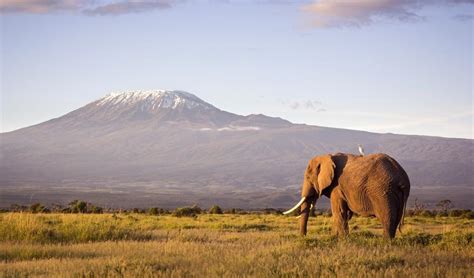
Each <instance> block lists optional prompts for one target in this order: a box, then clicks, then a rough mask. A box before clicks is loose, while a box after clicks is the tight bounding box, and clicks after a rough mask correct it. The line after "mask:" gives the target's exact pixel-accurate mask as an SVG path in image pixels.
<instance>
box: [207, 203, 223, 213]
mask: <svg viewBox="0 0 474 278" xmlns="http://www.w3.org/2000/svg"><path fill="white" fill-rule="evenodd" d="M209 213H210V214H222V209H221V207H219V206H218V205H214V206H212V207H211V208H210V209H209Z"/></svg>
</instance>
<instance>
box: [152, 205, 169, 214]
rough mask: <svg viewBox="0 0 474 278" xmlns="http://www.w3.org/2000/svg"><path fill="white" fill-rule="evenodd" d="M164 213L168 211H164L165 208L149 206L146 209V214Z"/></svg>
mask: <svg viewBox="0 0 474 278" xmlns="http://www.w3.org/2000/svg"><path fill="white" fill-rule="evenodd" d="M166 213H168V211H166V210H165V209H162V208H156V207H153V208H150V209H149V210H148V214H150V215H163V214H166Z"/></svg>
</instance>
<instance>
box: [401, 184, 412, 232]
mask: <svg viewBox="0 0 474 278" xmlns="http://www.w3.org/2000/svg"><path fill="white" fill-rule="evenodd" d="M409 184H410V183H409V182H408V187H407V188H403V190H402V192H403V208H402V211H401V213H402V217H401V218H400V223H399V224H398V231H399V232H400V233H401V232H402V227H403V225H404V224H405V214H406V210H407V201H408V195H409V194H410V185H409Z"/></svg>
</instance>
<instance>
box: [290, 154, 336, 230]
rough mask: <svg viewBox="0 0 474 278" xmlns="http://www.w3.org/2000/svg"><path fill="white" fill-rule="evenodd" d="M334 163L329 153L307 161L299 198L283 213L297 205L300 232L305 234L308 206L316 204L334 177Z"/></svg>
mask: <svg viewBox="0 0 474 278" xmlns="http://www.w3.org/2000/svg"><path fill="white" fill-rule="evenodd" d="M334 168H335V164H334V162H333V161H332V159H331V156H330V155H323V156H318V157H315V158H313V159H311V160H310V161H309V162H308V167H306V171H305V173H304V182H303V187H302V189H301V200H300V201H299V202H298V203H297V204H296V205H295V206H294V207H293V208H291V209H290V210H288V211H285V212H284V214H289V213H291V212H293V211H295V210H296V209H298V208H299V207H301V209H300V216H299V217H300V233H301V235H306V227H307V224H308V216H309V210H310V206H312V205H315V204H316V200H317V199H318V198H319V197H320V196H321V194H322V193H323V190H324V189H326V188H328V187H329V186H330V185H331V183H332V180H333V178H334Z"/></svg>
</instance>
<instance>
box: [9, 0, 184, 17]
mask: <svg viewBox="0 0 474 278" xmlns="http://www.w3.org/2000/svg"><path fill="white" fill-rule="evenodd" d="M183 1H185V0H114V1H105V0H1V1H0V12H1V13H33V14H41V13H55V12H61V11H70V12H76V13H83V14H86V15H120V14H128V13H140V12H148V11H153V10H158V9H168V8H171V7H173V6H174V5H175V4H177V3H179V2H183Z"/></svg>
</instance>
